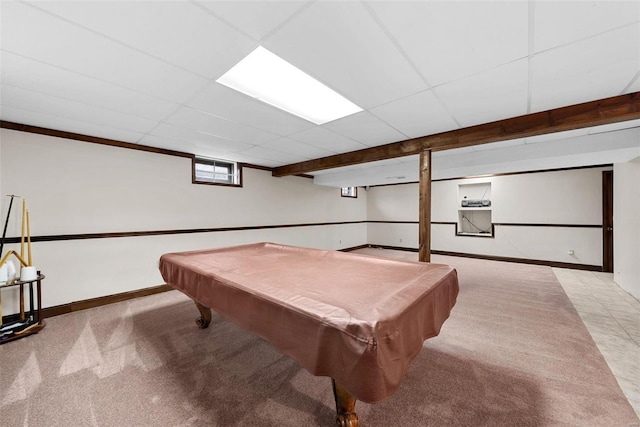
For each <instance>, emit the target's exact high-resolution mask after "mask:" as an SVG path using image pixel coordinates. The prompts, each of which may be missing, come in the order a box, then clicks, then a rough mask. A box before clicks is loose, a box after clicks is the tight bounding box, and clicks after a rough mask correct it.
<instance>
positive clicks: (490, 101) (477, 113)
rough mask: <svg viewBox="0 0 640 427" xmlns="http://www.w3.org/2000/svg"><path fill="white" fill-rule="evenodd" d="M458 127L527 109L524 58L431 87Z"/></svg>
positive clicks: (526, 82)
mask: <svg viewBox="0 0 640 427" xmlns="http://www.w3.org/2000/svg"><path fill="white" fill-rule="evenodd" d="M434 90H435V91H436V93H437V94H438V95H439V96H440V99H441V100H442V102H443V103H444V104H445V105H446V106H447V108H448V109H449V111H450V112H451V114H453V117H455V118H456V120H458V123H460V125H461V126H462V127H467V126H473V125H477V124H481V123H487V122H493V121H495V120H500V119H506V118H509V117H515V116H520V115H523V114H526V113H527V90H528V61H527V60H526V59H523V60H520V61H515V62H512V63H510V64H506V65H503V66H501V67H498V68H495V69H493V70H489V71H485V72H482V73H479V74H475V75H473V76H470V77H466V78H464V79H461V80H456V81H454V82H451V83H447V84H444V85H442V86H438V87H437V88H435V89H434Z"/></svg>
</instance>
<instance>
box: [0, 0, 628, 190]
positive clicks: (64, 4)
mask: <svg viewBox="0 0 640 427" xmlns="http://www.w3.org/2000/svg"><path fill="white" fill-rule="evenodd" d="M0 14H1V24H2V27H1V30H0V31H1V34H0V36H1V45H0V46H1V48H2V50H1V52H0V53H1V56H0V63H1V64H0V68H1V76H0V83H1V87H0V90H1V92H0V108H1V109H0V118H1V119H2V120H6V121H11V122H17V123H23V124H28V125H34V126H41V127H47V128H52V129H57V130H62V131H69V132H76V133H81V134H87V135H92V136H98V137H103V138H110V139H116V140H121V141H125V142H130V143H137V144H142V145H148V146H155V147H161V148H167V149H173V150H179V151H185V152H189V153H194V154H196V155H201V156H209V157H216V158H223V159H229V160H236V161H243V162H249V163H255V164H259V165H263V166H270V167H274V166H281V165H285V164H289V163H295V162H299V161H304V160H309V159H315V158H319V157H324V156H329V155H333V154H339V153H344V152H348V151H354V150H359V149H363V148H367V147H372V146H377V145H382V144H388V143H392V142H396V141H401V140H405V139H409V138H414V137H419V136H424V135H430V134H433V133H438V132H443V131H448V130H453V129H458V128H461V127H466V126H472V125H476V124H480V123H485V122H489V121H494V120H500V119H505V118H509V117H514V116H519V115H523V114H528V113H533V112H537V111H543V110H547V109H551V108H558V107H563V106H567V105H572V104H576V103H580V102H586V101H591V100H596V99H601V98H606V97H610V96H616V95H621V94H625V93H632V92H637V91H640V2H639V1H627V2H617V1H591V2H589V1H567V2H562V1H536V0H529V1H509V2H505V1H488V2H482V1H473V2H439V1H407V2H401V1H187V0H183V1H11V0H8V1H6V0H2V1H1V2H0ZM259 45H262V46H264V47H266V48H267V49H269V50H271V51H272V52H274V53H276V54H277V55H279V56H280V57H282V58H284V59H286V60H287V61H289V62H291V63H292V64H294V65H296V66H297V67H298V68H300V69H302V70H303V71H306V72H307V73H309V74H311V75H312V76H314V77H316V78H317V79H319V80H321V81H322V82H324V83H325V84H327V85H328V86H330V87H331V88H333V89H334V90H336V91H338V92H339V93H341V94H342V95H344V96H346V97H347V98H349V99H350V100H351V101H353V102H355V103H356V104H358V105H359V106H360V107H362V108H364V111H362V112H361V113H358V114H355V115H352V116H349V117H346V118H343V119H339V120H336V121H333V122H329V123H326V124H324V125H322V126H317V125H314V124H313V123H311V122H308V121H306V120H304V119H301V118H298V117H295V116H292V115H291V114H288V113H285V112H283V111H280V110H278V109H276V108H274V107H271V106H269V105H266V104H263V103H261V102H260V101H256V100H253V99H251V98H248V97H246V96H245V95H242V94H240V93H237V92H235V91H233V90H231V89H229V88H227V87H224V86H221V85H219V84H217V83H215V80H216V79H217V78H218V77H220V76H221V75H222V74H224V73H225V72H226V71H227V70H228V69H229V68H231V67H232V66H233V65H235V63H237V62H238V61H239V60H241V59H242V58H243V57H244V56H245V55H247V54H248V53H249V52H251V51H252V50H253V49H254V48H256V47H257V46H259ZM621 126H622V127H634V126H638V123H637V122H636V123H627V124H623V125H617V126H616V127H613V128H604V129H601V130H599V131H594V130H591V131H589V130H586V131H583V132H582V134H569V135H555V136H553V137H552V138H554V139H556V140H555V141H550V140H549V137H548V136H545V137H544V138H543V139H544V142H539V143H535V144H534V143H532V142H531V140H530V139H527V140H518V141H506V142H502V143H496V144H491V145H487V146H481V147H474V148H469V149H461V150H452V151H451V152H446V153H445V152H442V153H434V177H435V175H436V174H437V173H439V172H438V171H437V169H438V168H440V170H441V171H445V170H447V171H448V172H447V173H444V172H442V173H443V176H447V175H449V174H452V173H454V172H455V173H456V174H459V175H458V176H467V175H472V174H477V173H491V172H495V171H496V170H499V169H505V168H519V169H523V170H531V169H544V168H546V167H567V166H579V165H584V164H590V163H589V162H592V161H593V162H596V163H605V162H613V161H626V160H629V159H631V158H633V157H637V156H638V155H640V154H638V148H639V147H640V136H639V135H638V132H637V131H625V132H623V131H618V132H615V135H616V136H613V135H614V134H610V133H595V134H590V132H591V133H594V132H603V131H604V132H607V131H610V130H611V131H613V130H616V129H620V128H621ZM603 135H604V136H603ZM533 141H535V139H534V140H533ZM580 141H584V142H580ZM561 146H562V148H560V147H561ZM589 159H592V160H589ZM378 163H379V162H376V164H369V165H366V166H364V165H360V166H356V167H352V168H347V169H342V168H341V169H336V170H331V171H322V172H318V173H312V174H314V175H316V182H318V183H325V184H327V185H339V186H342V185H372V184H373V183H380V182H379V181H380V179H381V178H385V179H386V178H387V177H390V176H392V177H397V176H407V177H408V176H409V175H411V174H415V173H417V163H416V160H415V158H411V157H408V158H403V159H395V160H390V161H387V162H383V163H382V164H386V168H392V169H393V170H395V171H397V173H395V172H394V173H395V175H394V174H391V175H389V173H391V170H387V169H385V168H381V167H380V166H379V164H378ZM499 164H501V165H502V166H497V165H499ZM591 164H592V163H591ZM398 165H400V166H398ZM438 165H440V166H438ZM558 165H562V166H558ZM353 170H357V171H358V172H356V173H353ZM348 171H351V172H349V173H346V172H348ZM331 175H333V178H332V177H331ZM365 177H366V179H364V178H365ZM330 178H331V179H330ZM395 179H396V180H397V181H398V182H401V181H402V180H399V179H397V178H395ZM406 179H407V180H411V179H409V178H406ZM323 180H324V182H323ZM414 180H415V179H414ZM329 182H331V184H328V183H329ZM388 182H389V181H388V180H387V183H388Z"/></svg>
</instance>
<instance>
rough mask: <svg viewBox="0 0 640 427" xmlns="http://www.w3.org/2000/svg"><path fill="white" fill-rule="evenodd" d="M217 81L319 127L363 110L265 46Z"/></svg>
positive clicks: (260, 47)
mask: <svg viewBox="0 0 640 427" xmlns="http://www.w3.org/2000/svg"><path fill="white" fill-rule="evenodd" d="M216 81H217V82H218V83H220V84H223V85H225V86H228V87H230V88H232V89H235V90H237V91H238V92H242V93H244V94H246V95H249V96H251V97H253V98H256V99H259V100H260V101H263V102H266V103H267V104H270V105H273V106H274V107H277V108H280V109H281V110H284V111H287V112H289V113H291V114H294V115H296V116H298V117H302V118H303V119H306V120H309V121H310V122H313V123H315V124H317V125H321V124H323V123H327V122H330V121H333V120H336V119H339V118H342V117H346V116H350V115H351V114H354V113H357V112H359V111H362V108H360V107H358V106H357V105H355V104H354V103H353V102H351V101H349V100H348V99H346V98H345V97H343V96H342V95H340V94H339V93H337V92H335V91H334V90H332V89H330V88H328V87H327V86H325V85H324V84H322V83H320V82H319V81H317V80H316V79H314V78H313V77H311V76H310V75H308V74H306V73H305V72H303V71H301V70H300V69H298V68H296V67H295V66H293V65H291V64H290V63H288V62H287V61H285V60H284V59H282V58H280V57H279V56H277V55H275V54H273V53H271V52H270V51H268V50H267V49H265V48H263V47H262V46H259V47H258V48H257V49H255V50H254V51H253V52H251V53H250V54H249V55H247V56H246V57H245V58H244V59H243V60H241V61H240V62H238V63H237V64H236V65H235V66H234V67H233V68H231V69H230V70H229V71H227V72H226V73H225V74H224V75H223V76H222V77H220V78H219V79H218V80H216Z"/></svg>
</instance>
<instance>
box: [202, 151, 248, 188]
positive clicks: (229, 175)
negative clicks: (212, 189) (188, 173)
mask: <svg viewBox="0 0 640 427" xmlns="http://www.w3.org/2000/svg"><path fill="white" fill-rule="evenodd" d="M193 183H194V184H214V185H231V186H238V187H241V186H242V183H241V179H240V167H239V166H238V164H237V163H235V162H230V161H227V160H218V159H205V158H201V157H196V158H194V159H193Z"/></svg>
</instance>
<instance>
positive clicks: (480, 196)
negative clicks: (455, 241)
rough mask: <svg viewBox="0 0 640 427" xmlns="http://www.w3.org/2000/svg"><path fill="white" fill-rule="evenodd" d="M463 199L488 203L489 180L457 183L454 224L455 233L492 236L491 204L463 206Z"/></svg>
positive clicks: (489, 194) (489, 193)
mask: <svg viewBox="0 0 640 427" xmlns="http://www.w3.org/2000/svg"><path fill="white" fill-rule="evenodd" d="M463 201H477V202H484V203H489V204H490V201H491V182H480V183H473V184H458V222H457V225H456V235H457V236H471V237H493V236H494V227H493V223H492V222H491V206H463V205H462V203H463ZM471 203H473V202H471Z"/></svg>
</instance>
